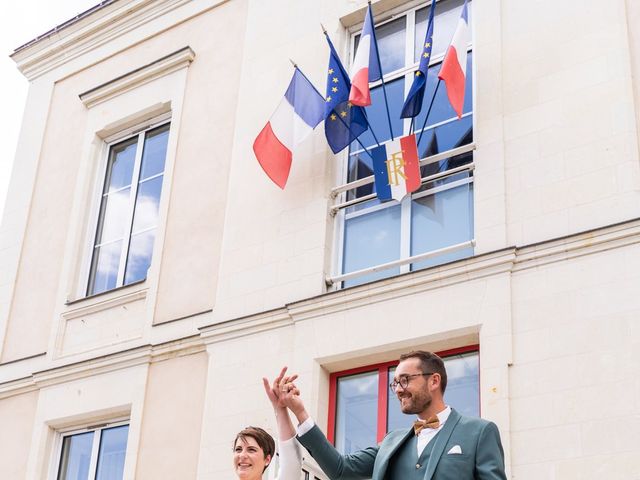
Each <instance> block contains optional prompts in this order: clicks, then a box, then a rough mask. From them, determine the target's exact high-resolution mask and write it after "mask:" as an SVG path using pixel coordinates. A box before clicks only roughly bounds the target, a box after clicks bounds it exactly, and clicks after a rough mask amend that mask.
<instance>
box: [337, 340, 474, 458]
mask: <svg viewBox="0 0 640 480" xmlns="http://www.w3.org/2000/svg"><path fill="white" fill-rule="evenodd" d="M439 355H440V356H442V357H443V360H444V364H445V367H446V369H447V378H448V382H447V389H446V391H445V402H446V403H447V405H450V406H452V407H453V408H455V409H456V410H458V411H459V412H460V413H462V414H463V415H469V416H479V415H480V389H479V381H480V380H479V375H480V374H479V355H478V346H477V345H474V346H469V347H464V348H460V349H456V350H449V351H446V352H440V353H439ZM397 364H398V362H397V361H395V362H389V363H384V364H379V365H369V366H366V367H361V368H357V369H353V370H348V371H344V372H338V373H333V374H331V377H330V393H329V395H330V399H329V427H328V438H329V440H330V441H332V442H333V443H334V445H335V446H336V448H337V449H338V450H339V451H340V452H342V453H345V454H347V453H351V452H354V451H356V450H360V449H362V448H366V447H369V446H371V445H375V444H376V443H378V442H380V441H381V440H382V438H383V437H384V436H385V434H386V433H387V432H389V431H391V430H396V429H399V428H409V427H410V426H411V425H412V424H413V422H414V421H415V416H414V415H405V414H403V413H402V412H401V411H400V407H399V406H398V399H397V397H396V396H395V394H394V393H393V392H392V391H391V389H390V388H389V383H390V380H391V379H393V374H394V371H395V368H396V365H397Z"/></svg>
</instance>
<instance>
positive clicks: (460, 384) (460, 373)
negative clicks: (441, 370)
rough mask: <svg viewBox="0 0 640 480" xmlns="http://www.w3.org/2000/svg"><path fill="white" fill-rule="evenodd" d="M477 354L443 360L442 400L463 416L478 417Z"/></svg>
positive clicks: (478, 380) (478, 379)
mask: <svg viewBox="0 0 640 480" xmlns="http://www.w3.org/2000/svg"><path fill="white" fill-rule="evenodd" d="M479 358H480V357H479V355H478V352H472V353H467V354H463V355H456V356H454V357H448V358H446V359H445V365H446V367H447V389H446V391H445V395H444V400H445V402H446V403H447V405H451V406H453V407H454V408H455V409H456V410H458V412H460V413H461V414H463V415H470V416H474V417H479V416H480V377H479V375H480V374H479V371H480V370H479Z"/></svg>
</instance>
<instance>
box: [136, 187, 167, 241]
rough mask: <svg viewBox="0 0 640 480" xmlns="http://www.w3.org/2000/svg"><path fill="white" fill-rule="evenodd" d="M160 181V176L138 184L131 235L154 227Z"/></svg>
mask: <svg viewBox="0 0 640 480" xmlns="http://www.w3.org/2000/svg"><path fill="white" fill-rule="evenodd" d="M162 179H163V177H162V176H160V177H155V178H153V179H151V180H147V181H145V182H141V183H140V184H139V186H138V194H137V198H136V206H135V211H134V214H133V230H132V233H133V234H135V233H138V232H139V231H141V230H145V229H148V228H153V227H155V226H156V224H157V222H158V207H159V205H160V193H161V192H162Z"/></svg>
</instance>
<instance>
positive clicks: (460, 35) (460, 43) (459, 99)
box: [438, 0, 471, 118]
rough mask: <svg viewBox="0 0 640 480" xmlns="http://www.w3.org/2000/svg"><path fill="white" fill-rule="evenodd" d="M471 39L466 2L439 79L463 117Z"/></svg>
mask: <svg viewBox="0 0 640 480" xmlns="http://www.w3.org/2000/svg"><path fill="white" fill-rule="evenodd" d="M470 39H471V31H470V30H469V13H468V10H467V0H464V5H463V6H462V13H461V14H460V19H459V20H458V26H457V27H456V31H455V33H454V34H453V39H452V40H451V45H449V49H448V50H447V53H446V55H445V57H444V60H443V61H442V67H441V68H440V73H439V74H438V78H439V79H440V80H444V83H445V85H446V86H447V96H448V97H449V102H450V103H451V106H452V107H453V109H454V110H455V111H456V113H457V114H458V118H460V117H462V107H463V105H464V87H465V79H466V76H467V45H468V43H469V40H470Z"/></svg>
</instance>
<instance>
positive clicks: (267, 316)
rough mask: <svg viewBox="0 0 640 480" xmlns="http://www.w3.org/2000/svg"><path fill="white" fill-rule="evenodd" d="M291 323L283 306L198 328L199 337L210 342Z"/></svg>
mask: <svg viewBox="0 0 640 480" xmlns="http://www.w3.org/2000/svg"><path fill="white" fill-rule="evenodd" d="M292 324H293V319H292V318H291V315H290V312H289V310H288V309H287V308H286V307H285V308H279V309H277V310H271V311H269V312H266V313H260V314H257V315H250V316H248V317H243V318H240V319H235V320H229V321H225V322H221V323H216V324H213V325H209V326H206V327H202V328H200V337H201V338H202V340H203V341H204V343H205V344H211V343H218V342H223V341H225V340H230V339H233V338H239V337H244V336H247V335H253V334H255V333H259V332H265V331H267V330H273V329H275V328H281V327H286V326H288V325H292Z"/></svg>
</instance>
